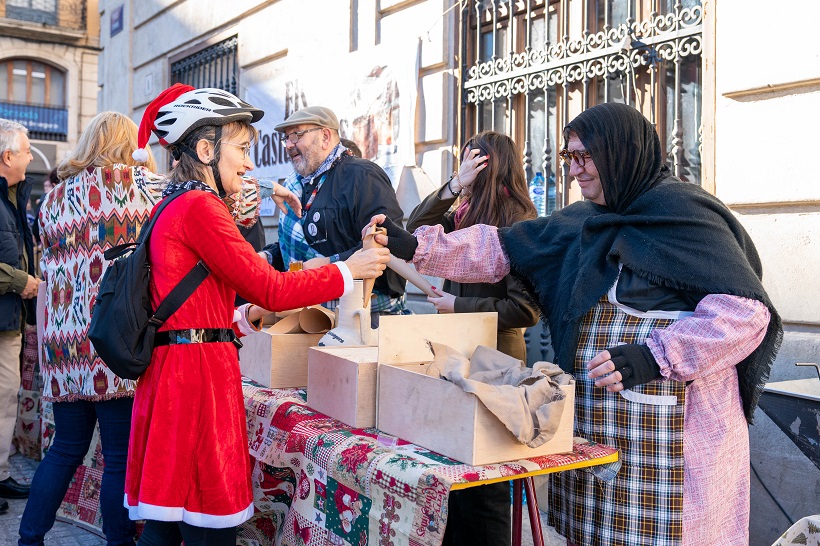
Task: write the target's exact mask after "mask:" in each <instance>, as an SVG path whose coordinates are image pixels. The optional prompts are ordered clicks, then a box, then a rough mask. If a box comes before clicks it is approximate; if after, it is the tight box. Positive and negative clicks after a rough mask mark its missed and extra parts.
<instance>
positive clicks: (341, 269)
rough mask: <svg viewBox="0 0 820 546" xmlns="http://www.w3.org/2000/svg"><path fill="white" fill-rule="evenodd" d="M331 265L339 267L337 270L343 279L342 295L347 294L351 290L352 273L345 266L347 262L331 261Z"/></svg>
mask: <svg viewBox="0 0 820 546" xmlns="http://www.w3.org/2000/svg"><path fill="white" fill-rule="evenodd" d="M333 265H335V266H336V267H338V268H339V272H340V273H341V274H342V278H343V279H344V281H345V291H344V294H342V295H343V296H347V295H348V294H350V293H351V292H353V274H352V273H351V272H350V268H348V267H347V264H346V263H344V262H333Z"/></svg>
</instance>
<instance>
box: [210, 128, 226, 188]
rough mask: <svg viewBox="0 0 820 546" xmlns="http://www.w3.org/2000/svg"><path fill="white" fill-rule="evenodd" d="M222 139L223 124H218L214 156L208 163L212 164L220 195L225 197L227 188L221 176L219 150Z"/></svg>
mask: <svg viewBox="0 0 820 546" xmlns="http://www.w3.org/2000/svg"><path fill="white" fill-rule="evenodd" d="M221 141H222V126H221V125H217V126H216V134H215V135H214V158H213V159H212V160H211V161H210V163H208V165H210V166H211V172H212V173H213V175H214V182H215V183H216V189H217V191H218V192H219V197H225V196H226V195H227V193H226V192H225V188H224V187H223V186H222V177H221V176H219V166H218V164H219V155H220V154H219V152H220V151H221V146H220V144H221Z"/></svg>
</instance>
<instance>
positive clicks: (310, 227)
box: [308, 224, 319, 237]
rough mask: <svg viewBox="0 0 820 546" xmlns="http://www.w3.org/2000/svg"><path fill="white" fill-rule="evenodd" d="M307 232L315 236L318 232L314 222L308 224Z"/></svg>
mask: <svg viewBox="0 0 820 546" xmlns="http://www.w3.org/2000/svg"><path fill="white" fill-rule="evenodd" d="M308 233H310V235H311V236H313V237H316V234H317V233H319V230H318V229H316V224H308Z"/></svg>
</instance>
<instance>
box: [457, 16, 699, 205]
mask: <svg viewBox="0 0 820 546" xmlns="http://www.w3.org/2000/svg"><path fill="white" fill-rule="evenodd" d="M571 3H572V10H571V9H570V4H571ZM579 8H580V9H579ZM702 29H703V9H702V7H701V2H700V0H650V1H643V2H637V1H636V0H585V2H583V3H582V4H581V5H580V6H579V5H578V3H577V2H570V0H517V1H511V0H464V2H463V4H462V9H461V59H462V80H461V85H462V91H463V95H462V109H461V119H460V127H461V133H462V134H463V135H465V136H466V135H470V134H473V133H475V132H478V131H481V130H487V129H492V130H496V131H499V132H503V133H506V134H508V135H510V136H511V137H512V138H513V139H514V140H515V141H516V142H518V143H519V144H523V146H522V150H523V157H522V161H523V163H524V167H525V169H526V171H527V175H528V177H529V176H532V174H533V172H534V171H541V172H543V173H544V175H545V177H546V178H547V180H548V184H549V187H548V191H550V192H554V195H555V201H554V202H550V203H548V207H549V210H550V211H551V210H553V209H554V208H560V207H562V206H564V205H565V204H567V203H568V198H569V183H568V182H569V174H568V169H566V167H563V168H559V166H560V163H559V161H558V160H557V159H558V158H557V153H558V151H559V150H560V148H561V146H562V145H563V142H562V140H563V137H562V129H563V127H564V126H565V125H566V123H567V121H569V119H571V118H572V117H574V116H576V115H577V114H578V113H580V112H581V111H583V110H584V109H586V108H589V107H591V106H594V105H595V104H599V103H602V102H625V103H627V104H632V105H633V106H635V107H636V108H638V109H639V110H641V111H642V112H643V113H644V114H645V115H646V116H647V117H648V118H649V119H650V121H652V123H654V124H655V126H656V127H657V129H658V134H659V135H660V137H661V142H662V145H663V146H664V148H665V149H666V151H667V162H668V164H669V166H670V168H671V169H672V171H673V172H674V174H675V175H676V176H678V177H680V178H682V179H683V180H686V181H689V182H694V183H700V180H701V173H700V157H701V143H702V138H701V134H702V127H701V111H702V110H701V74H702V68H701V66H702V61H701V35H702Z"/></svg>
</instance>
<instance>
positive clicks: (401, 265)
mask: <svg viewBox="0 0 820 546" xmlns="http://www.w3.org/2000/svg"><path fill="white" fill-rule="evenodd" d="M387 267H389V268H390V269H392V270H393V271H395V272H396V273H398V274H399V275H401V276H402V277H404V278H405V279H407V280H408V281H409V282H410V283H412V284H413V285H414V286H415V287H416V288H418V289H419V290H421V291H422V292H424V293H425V294H427V295H428V296H431V297H434V298H438V297H439V295H438V294H436V293H435V292H433V286H432V285H431V284H430V283H429V282H427V279H425V278H424V277H423V276H422V275H421V273H419V272H418V271H416V268H415V267H413V264H409V263H407V262H405V261H404V260H400V259H398V258H396V257H395V256H393V255H392V254H391V255H390V261H388V262H387Z"/></svg>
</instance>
